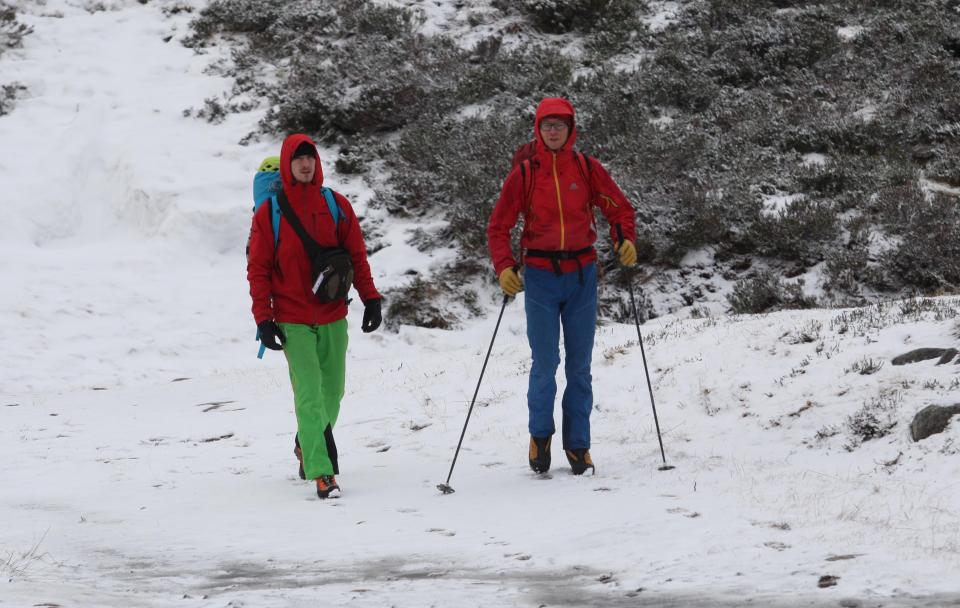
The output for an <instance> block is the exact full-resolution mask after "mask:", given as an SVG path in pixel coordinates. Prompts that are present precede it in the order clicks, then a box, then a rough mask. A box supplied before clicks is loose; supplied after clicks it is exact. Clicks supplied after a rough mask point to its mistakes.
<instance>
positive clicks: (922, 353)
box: [890, 348, 957, 365]
mask: <svg viewBox="0 0 960 608" xmlns="http://www.w3.org/2000/svg"><path fill="white" fill-rule="evenodd" d="M950 351H953V355H956V354H957V350H956V349H954V348H918V349H916V350H912V351H910V352H908V353H904V354H902V355H900V356H898V357H894V358H893V360H891V361H890V362H891V363H893V364H894V365H906V364H908V363H917V362H919V361H926V360H927V359H936V358H938V357H939V358H942V357H944V356H945V355H946V354H947V353H948V352H950Z"/></svg>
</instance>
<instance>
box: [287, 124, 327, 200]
mask: <svg viewBox="0 0 960 608" xmlns="http://www.w3.org/2000/svg"><path fill="white" fill-rule="evenodd" d="M304 142H307V143H308V144H310V145H311V146H313V147H314V155H315V156H316V157H317V170H316V171H315V172H314V174H313V181H312V182H310V183H311V184H313V185H315V186H322V185H323V168H322V167H320V154H318V153H317V152H316V147H317V144H315V143H313V140H312V139H310V138H309V137H308V136H306V135H304V134H303V133H294V134H293V135H290V136H288V137H287V138H286V139H285V140H283V147H281V148H280V177H281V178H282V179H283V185H284V186H286V187H288V188H291V187H293V183H294V179H293V171H291V170H290V163H291V162H293V153H294V152H295V151H296V150H297V147H299V146H300V144H302V143H304Z"/></svg>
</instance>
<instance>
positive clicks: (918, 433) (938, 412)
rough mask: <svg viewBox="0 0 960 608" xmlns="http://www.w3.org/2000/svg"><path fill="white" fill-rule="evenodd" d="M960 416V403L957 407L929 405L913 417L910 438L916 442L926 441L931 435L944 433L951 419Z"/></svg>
mask: <svg viewBox="0 0 960 608" xmlns="http://www.w3.org/2000/svg"><path fill="white" fill-rule="evenodd" d="M957 414H960V403H958V404H957V405H948V406H942V405H928V406H927V407H925V408H923V409H922V410H920V411H919V412H917V415H916V416H914V417H913V422H911V423H910V436H911V437H912V438H913V440H914V441H920V440H921V439H926V438H927V437H929V436H930V435H936V434H937V433H942V432H943V431H944V430H945V429H946V428H947V425H948V424H950V419H951V418H953V417H954V416H956V415H957Z"/></svg>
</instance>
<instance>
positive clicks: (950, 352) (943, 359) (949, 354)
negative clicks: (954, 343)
mask: <svg viewBox="0 0 960 608" xmlns="http://www.w3.org/2000/svg"><path fill="white" fill-rule="evenodd" d="M956 356H957V349H955V348H948V349H947V351H946V352H945V353H943V354H942V355H940V360H939V361H937V365H943V364H944V363H950V362H951V361H953V358H954V357H956Z"/></svg>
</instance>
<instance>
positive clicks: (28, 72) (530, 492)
mask: <svg viewBox="0 0 960 608" xmlns="http://www.w3.org/2000/svg"><path fill="white" fill-rule="evenodd" d="M176 4H179V5H184V3H182V2H180V3H176ZM196 4H197V5H198V6H199V5H200V2H199V0H198V1H197V3H196ZM97 6H102V7H105V8H108V9H110V10H95V9H96V7H97ZM173 6H175V3H164V2H152V1H151V2H147V3H146V4H141V3H140V2H137V1H134V0H129V1H113V2H104V3H102V4H101V3H93V2H83V1H80V0H47V1H46V2H44V3H27V2H20V3H19V4H17V7H18V18H19V19H20V20H21V21H22V22H24V23H26V24H28V25H29V26H31V27H32V28H33V33H31V34H30V35H29V36H27V37H25V38H24V40H23V47H22V48H20V49H13V50H8V51H7V52H5V53H4V54H3V55H2V57H0V83H4V82H20V83H23V84H24V85H25V86H26V89H27V90H26V92H25V93H24V94H23V96H22V97H21V98H19V99H18V100H17V102H16V105H15V107H14V108H13V110H12V111H11V112H10V113H9V114H7V115H4V116H0V141H2V142H3V149H4V154H3V156H2V158H0V182H2V183H3V184H4V186H5V192H6V194H7V200H8V203H7V205H5V207H4V211H5V212H4V221H3V222H0V274H2V276H3V279H4V288H3V290H2V291H0V332H2V335H4V336H5V337H6V338H7V343H6V347H5V348H4V350H3V353H2V354H0V370H3V371H2V372H0V483H2V488H3V489H2V491H0V521H2V522H3V524H2V526H0V607H4V608H5V607H11V608H14V607H16V608H20V607H27V606H63V607H66V606H97V607H100V606H111V607H113V606H117V607H120V606H124V607H126V606H178V607H185V608H192V607H198V608H200V607H202V608H208V607H209V608H213V607H223V606H232V607H239V606H251V607H252V606H256V607H274V606H275V607H286V606H341V605H354V606H370V607H374V606H404V607H415V606H416V607H418V606H484V607H487V606H534V607H535V606H549V607H557V606H570V607H574V606H577V607H579V606H622V607H627V606H678V607H679V606H702V607H708V606H709V607H727V606H730V607H733V606H743V605H755V606H771V607H783V608H786V607H793V606H844V607H847V608H850V607H862V608H867V607H874V606H878V607H879V606H882V607H884V608H892V607H901V606H903V607H907V606H927V607H930V608H933V607H942V606H960V584H958V582H957V580H958V578H957V574H956V573H957V572H958V571H960V485H958V481H957V480H958V479H960V460H958V458H960V424H958V423H957V422H956V421H954V423H953V424H952V425H951V426H950V427H948V429H947V430H946V431H945V432H944V433H942V434H938V435H934V436H932V437H930V438H928V439H926V440H924V441H922V442H913V441H912V440H911V439H910V432H909V428H908V427H909V424H910V421H911V420H912V419H913V416H914V414H915V413H916V412H917V411H918V410H920V409H921V408H923V407H925V406H927V405H931V404H938V405H949V404H953V403H955V402H958V401H960V399H957V394H958V391H957V389H958V385H960V380H958V378H960V374H958V372H960V366H956V365H952V364H947V365H936V362H935V361H932V360H931V361H924V362H919V363H914V364H910V365H905V366H894V365H892V364H891V362H890V361H891V359H892V358H893V357H895V356H897V355H900V354H903V353H905V352H907V351H910V350H913V349H916V348H920V347H941V348H942V347H950V346H954V345H955V344H956V341H957V333H958V330H960V328H958V320H960V316H958V315H960V300H958V299H957V298H936V299H929V300H918V301H902V302H890V303H882V304H880V305H875V306H871V307H868V308H864V309H847V310H813V311H803V312H781V313H775V314H769V315H760V316H741V317H726V316H710V317H706V318H699V319H689V318H679V317H663V318H659V319H656V320H655V321H652V322H650V323H647V324H646V325H644V326H643V328H642V329H643V335H644V346H645V347H646V354H647V357H648V359H649V363H650V373H651V376H652V379H653V391H654V393H655V396H656V400H657V410H658V413H659V417H660V424H661V428H662V431H663V440H664V444H665V450H666V456H667V460H668V462H669V463H670V464H672V465H674V466H675V467H676V468H675V469H673V470H670V471H659V470H658V466H659V465H660V464H661V461H660V452H659V448H658V445H657V436H656V433H655V431H654V427H653V417H652V414H651V411H650V403H649V399H648V396H647V386H646V382H645V379H644V374H643V362H642V360H641V355H640V349H639V346H638V344H637V340H636V338H637V335H636V329H635V328H634V326H632V325H621V324H607V325H604V326H603V327H601V328H600V329H599V331H598V334H597V343H596V347H595V351H594V384H595V389H596V407H595V412H594V415H593V418H592V421H593V437H594V440H593V448H592V453H593V457H594V460H595V462H596V464H597V475H596V476H593V477H584V478H579V477H574V476H572V475H570V474H569V473H568V472H567V468H566V466H565V463H564V462H563V460H564V459H563V456H562V453H561V452H560V450H559V446H555V451H554V470H553V472H552V474H551V475H550V476H549V477H548V478H544V479H541V478H538V477H537V476H535V475H533V474H532V473H531V472H530V471H529V469H528V468H527V465H526V447H527V434H526V407H525V393H526V372H527V370H528V367H529V354H528V350H527V346H526V337H525V323H524V317H523V301H522V296H521V298H520V299H519V300H518V301H516V302H513V303H511V304H510V305H509V306H508V307H507V308H506V311H505V314H504V320H503V324H502V326H501V328H500V331H499V334H498V336H497V340H496V343H495V345H494V348H493V356H492V359H491V362H490V365H489V367H488V368H487V370H486V375H485V378H484V381H483V384H482V386H481V389H480V393H479V399H478V403H477V408H476V409H475V411H474V412H473V417H472V419H471V422H470V426H469V428H468V430H467V433H466V438H465V441H464V448H463V451H462V452H461V453H460V456H459V459H458V462H457V467H456V469H455V470H454V473H453V477H452V479H451V485H452V486H453V487H454V488H455V489H456V493H454V494H452V495H448V496H444V495H441V494H440V493H439V492H438V491H437V489H436V485H437V484H438V483H440V482H442V481H444V479H445V478H446V475H447V471H448V467H449V465H450V460H451V458H452V456H453V451H454V448H455V446H456V443H457V439H458V438H459V435H460V430H461V427H462V424H463V421H464V418H465V416H466V413H467V407H468V405H469V402H470V398H471V396H472V394H473V390H474V387H475V385H476V382H477V376H478V374H479V372H480V367H481V365H482V363H483V356H484V354H485V352H486V348H487V345H488V344H489V340H490V336H491V333H492V331H493V327H494V324H495V321H496V315H497V313H498V312H499V308H500V304H499V298H498V296H497V295H496V294H495V293H493V292H492V291H490V290H487V291H484V292H483V293H484V298H483V301H482V302H481V306H482V307H483V308H484V309H485V310H486V313H487V314H486V316H485V317H484V318H481V319H478V320H475V321H472V322H470V323H468V324H467V325H466V326H465V327H464V329H462V330H458V331H455V332H446V331H439V330H428V329H422V328H412V327H402V328H400V330H399V332H397V333H389V332H377V333H374V334H371V335H365V334H361V333H360V332H359V320H360V313H361V308H360V307H359V305H358V304H359V303H358V302H355V303H354V305H353V309H352V310H351V313H350V317H349V322H350V324H351V327H350V340H351V343H350V350H349V354H348V357H349V358H348V370H347V374H348V378H347V394H346V397H345V400H344V403H343V407H342V414H341V419H340V423H339V425H338V428H337V439H338V444H339V446H340V452H341V466H342V469H343V474H342V475H341V476H340V480H341V483H342V486H343V497H342V498H340V499H337V500H329V501H320V500H318V499H317V498H316V494H315V493H314V492H313V491H312V489H311V486H310V485H309V484H305V483H304V482H301V481H300V480H299V479H297V477H296V461H295V459H294V457H293V454H292V448H293V446H292V443H293V439H292V435H293V428H294V424H295V422H294V417H293V407H292V397H291V393H290V388H289V381H288V378H287V371H286V365H285V363H284V361H283V359H282V357H280V356H278V355H277V354H276V353H268V355H267V357H266V358H265V360H264V361H258V360H257V359H256V358H255V356H254V355H255V351H256V346H255V344H256V343H255V342H254V341H253V331H254V327H253V322H252V318H251V316H250V313H249V299H248V296H247V293H246V281H245V273H244V268H245V262H244V259H243V257H244V256H243V245H244V243H245V240H246V233H247V229H248V221H249V207H250V194H249V186H250V179H251V170H252V167H255V166H256V164H257V163H258V162H259V161H260V159H261V158H262V157H264V156H266V155H268V154H269V153H272V152H274V151H275V150H276V149H277V147H278V143H279V142H277V141H272V142H271V141H263V142H260V143H253V144H251V145H249V146H240V145H237V143H236V142H237V141H238V139H240V137H241V136H242V135H243V134H245V133H247V132H249V131H250V129H251V128H252V125H253V124H254V123H255V122H256V121H257V120H258V118H259V117H258V116H256V115H253V114H256V113H251V114H242V113H241V114H232V115H230V116H228V117H227V118H226V120H225V122H224V123H222V124H220V125H217V126H214V125H209V124H207V123H205V122H202V121H198V120H196V119H194V118H191V117H185V116H184V115H183V110H184V109H185V108H188V107H191V106H195V105H196V104H197V103H198V102H199V101H200V100H202V99H203V98H205V97H206V96H208V95H214V94H215V93H216V92H217V91H220V90H223V88H224V87H225V86H227V85H226V84H225V83H224V82H223V81H220V80H218V79H217V78H215V77H213V76H210V75H208V74H205V73H204V69H205V67H206V66H207V65H208V64H209V61H210V57H209V56H204V57H199V56H196V55H195V54H194V53H193V52H192V51H190V50H189V49H186V48H184V47H183V46H182V45H180V44H178V43H177V41H178V39H179V37H182V36H183V35H185V32H186V25H187V23H188V21H189V19H190V15H189V14H186V13H183V12H174V11H172V10H169V9H170V7H173ZM442 6H443V10H446V11H449V10H450V5H449V4H443V5H442ZM165 9H167V10H165ZM438 10H439V9H438ZM442 12H443V11H439V12H438V14H442ZM327 152H328V151H327ZM327 152H322V154H323V155H324V158H326V154H327ZM330 153H331V154H332V152H330ZM325 172H326V174H327V176H328V180H329V181H330V182H331V183H335V184H337V187H338V189H340V190H342V191H344V192H345V193H346V194H347V195H348V196H350V197H351V198H352V200H353V201H355V203H356V206H357V208H358V210H359V211H360V213H361V214H364V213H366V214H367V217H371V218H373V219H380V220H383V218H382V217H380V218H378V217H377V215H376V214H377V212H378V210H369V209H368V208H367V206H366V203H367V201H368V199H369V197H370V196H371V193H370V191H369V190H368V189H367V188H366V186H364V185H363V184H362V183H361V182H360V181H359V180H357V179H356V178H347V177H346V176H342V175H338V174H337V173H336V172H335V171H334V170H333V168H332V167H326V166H325ZM411 223H413V222H412V220H411ZM408 228H410V225H409V224H403V223H402V222H400V223H392V222H384V223H383V224H381V228H380V230H381V231H382V235H381V239H382V241H383V242H384V243H385V244H386V247H385V248H384V249H381V250H380V251H378V252H377V253H375V254H374V255H373V256H372V257H371V265H372V267H373V270H374V278H375V280H376V281H377V283H378V286H379V287H390V286H392V285H396V284H399V283H400V282H401V281H403V280H404V279H403V277H404V273H405V272H407V271H409V270H410V269H411V268H413V269H421V270H423V269H425V268H428V267H429V266H430V265H431V264H433V263H435V262H436V259H437V256H443V255H452V254H447V253H437V254H434V256H435V257H434V258H433V259H431V258H430V257H429V256H428V255H427V254H424V253H420V252H418V251H416V250H415V249H414V248H413V247H411V246H409V245H407V244H405V239H404V237H405V235H406V231H407V230H408ZM864 413H870V414H875V415H876V416H877V417H878V419H879V420H880V421H881V422H883V423H885V424H884V425H882V426H883V429H884V431H883V432H878V433H877V434H878V435H880V436H878V437H876V438H872V439H865V438H866V436H867V435H868V434H869V433H866V432H865V429H864V427H863V425H860V424H858V423H857V421H858V420H862V419H863V414H864ZM558 417H559V412H558ZM886 431H889V432H888V433H887V434H883V433H884V432H886ZM831 577H834V578H831Z"/></svg>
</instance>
